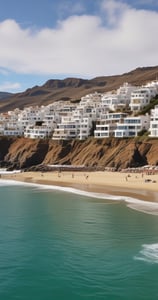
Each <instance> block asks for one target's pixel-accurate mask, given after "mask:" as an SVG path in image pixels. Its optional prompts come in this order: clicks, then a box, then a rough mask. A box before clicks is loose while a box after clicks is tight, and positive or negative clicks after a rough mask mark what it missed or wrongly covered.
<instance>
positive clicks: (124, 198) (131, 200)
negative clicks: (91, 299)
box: [0, 179, 158, 215]
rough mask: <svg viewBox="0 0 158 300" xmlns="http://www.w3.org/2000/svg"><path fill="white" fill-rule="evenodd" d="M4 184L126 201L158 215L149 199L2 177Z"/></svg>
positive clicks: (154, 203)
mask: <svg viewBox="0 0 158 300" xmlns="http://www.w3.org/2000/svg"><path fill="white" fill-rule="evenodd" d="M4 185H16V186H18V185H20V186H30V187H34V188H37V189H43V190H56V191H57V190H58V191H62V192H67V193H73V194H76V195H81V196H84V197H90V198H96V199H105V200H111V201H112V200H113V201H119V202H125V203H126V204H127V207H129V208H131V209H134V210H137V211H140V212H143V213H147V214H152V215H158V202H151V201H150V202H148V201H143V200H139V199H136V198H132V197H127V196H121V195H120V196H116V195H109V194H104V193H94V192H88V191H83V190H79V189H76V188H72V187H62V186H55V185H44V184H37V183H27V182H20V181H16V180H5V179H1V180H0V186H4Z"/></svg>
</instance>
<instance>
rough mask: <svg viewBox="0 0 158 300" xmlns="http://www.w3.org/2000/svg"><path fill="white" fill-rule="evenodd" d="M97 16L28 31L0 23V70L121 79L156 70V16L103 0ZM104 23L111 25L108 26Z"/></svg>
mask: <svg viewBox="0 0 158 300" xmlns="http://www.w3.org/2000/svg"><path fill="white" fill-rule="evenodd" d="M102 8H103V9H104V10H103V12H102V15H104V16H105V19H106V20H107V25H106V24H105V20H103V19H102V18H101V17H100V16H88V15H82V16H72V17H69V18H67V19H66V20H64V21H60V22H59V23H58V27H57V28H54V29H52V28H44V29H42V30H40V31H36V32H33V31H32V30H31V29H30V28H28V29H22V28H21V27H20V26H19V25H18V24H17V23H16V22H15V21H14V20H6V21H4V22H1V23H0V41H1V47H0V68H6V69H9V70H11V71H16V72H17V73H23V74H47V75H52V76H53V74H68V75H69V74H74V75H79V76H86V77H87V76H89V77H93V76H99V75H112V74H120V73H123V72H126V71H129V70H132V69H133V68H135V67H138V66H151V65H157V64H158V63H157V58H158V56H157V53H158V39H157V36H158V13H157V12H153V11H147V10H137V9H134V8H132V7H130V6H128V5H126V4H123V3H122V2H120V3H118V1H117V2H116V1H113V0H110V1H103V2H102ZM109 24H111V25H112V26H110V27H109Z"/></svg>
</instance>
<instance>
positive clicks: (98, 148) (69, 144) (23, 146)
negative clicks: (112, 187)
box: [0, 137, 158, 169]
mask: <svg viewBox="0 0 158 300" xmlns="http://www.w3.org/2000/svg"><path fill="white" fill-rule="evenodd" d="M0 160H1V162H0V165H1V166H8V167H12V168H29V167H31V166H36V165H39V164H44V165H46V164H64V165H65V164H67V165H78V166H79V165H85V166H91V167H101V168H104V167H115V168H117V169H120V168H121V169H122V168H127V167H138V166H142V165H146V164H153V165H158V139H149V138H147V139H146V140H143V141H141V140H140V139H115V138H108V139H94V138H90V139H87V140H85V141H79V140H72V141H53V140H32V139H25V138H6V137H1V138H0Z"/></svg>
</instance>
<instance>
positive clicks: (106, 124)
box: [94, 113, 127, 138]
mask: <svg viewBox="0 0 158 300" xmlns="http://www.w3.org/2000/svg"><path fill="white" fill-rule="evenodd" d="M126 116H127V114H125V113H106V114H103V115H101V116H100V118H99V119H97V121H96V129H95V130H94V137H95V138H107V137H110V136H114V132H115V129H116V127H117V123H118V122H122V120H123V119H124V118H125V117H126Z"/></svg>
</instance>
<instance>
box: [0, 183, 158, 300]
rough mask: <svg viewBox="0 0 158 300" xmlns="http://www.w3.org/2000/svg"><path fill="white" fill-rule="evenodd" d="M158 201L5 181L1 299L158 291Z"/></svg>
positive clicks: (124, 298) (63, 299) (154, 294)
mask: <svg viewBox="0 0 158 300" xmlns="http://www.w3.org/2000/svg"><path fill="white" fill-rule="evenodd" d="M103 198H105V199H107V200H105V199H103ZM123 200H124V201H123ZM137 204H138V206H137ZM132 208H134V209H132ZM137 209H138V210H137ZM156 209H157V207H155V206H152V205H150V207H149V205H148V204H147V206H145V204H144V203H143V202H141V201H138V202H137V200H135V199H123V198H122V197H117V198H116V197H115V201H113V199H112V198H111V199H108V197H106V196H105V195H101V197H99V196H98V195H94V194H86V195H85V196H84V193H81V192H79V191H75V190H71V189H70V190H69V189H68V190H65V191H64V190H57V189H50V188H49V189H48V188H45V189H44V188H42V187H41V188H38V187H37V186H35V185H34V186H33V185H32V186H31V185H16V184H13V182H4V181H0V299H2V300H14V299H20V300H52V299H55V300H58V299H59V300H70V299H73V300H80V299H82V300H87V299H91V300H93V299H94V300H103V299H104V300H105V299H108V300H111V299H113V300H119V299H120V300H133V299H134V300H137V299H139V300H142V299H148V300H155V299H158V215H157V214H154V213H155V210H156ZM144 212H145V213H144ZM146 212H147V213H146Z"/></svg>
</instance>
